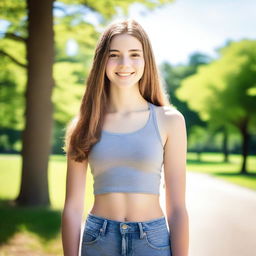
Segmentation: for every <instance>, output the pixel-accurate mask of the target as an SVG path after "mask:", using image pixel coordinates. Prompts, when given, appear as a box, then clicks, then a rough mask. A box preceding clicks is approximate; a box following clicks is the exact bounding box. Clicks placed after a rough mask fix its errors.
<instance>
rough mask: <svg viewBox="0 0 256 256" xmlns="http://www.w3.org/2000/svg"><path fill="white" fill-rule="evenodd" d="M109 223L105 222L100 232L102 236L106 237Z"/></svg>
mask: <svg viewBox="0 0 256 256" xmlns="http://www.w3.org/2000/svg"><path fill="white" fill-rule="evenodd" d="M107 224H108V221H107V220H104V223H103V226H102V228H101V229H100V232H101V233H102V235H105V231H106V227H107Z"/></svg>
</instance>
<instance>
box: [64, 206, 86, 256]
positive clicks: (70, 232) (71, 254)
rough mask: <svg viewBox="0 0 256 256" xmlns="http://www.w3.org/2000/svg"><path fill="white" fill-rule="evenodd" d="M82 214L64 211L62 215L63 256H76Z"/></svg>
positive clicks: (69, 210) (68, 210)
mask: <svg viewBox="0 0 256 256" xmlns="http://www.w3.org/2000/svg"><path fill="white" fill-rule="evenodd" d="M81 223H82V213H81V212H75V211H74V210H71V209H65V208H64V210H63V213H62V223H61V234H62V246H63V252H64V256H78V254H79V243H80V232H81Z"/></svg>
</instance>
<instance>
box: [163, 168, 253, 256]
mask: <svg viewBox="0 0 256 256" xmlns="http://www.w3.org/2000/svg"><path fill="white" fill-rule="evenodd" d="M186 190H187V198H186V201H187V209H188V213H189V221H190V224H189V228H190V242H189V243H190V245H189V247H190V250H189V256H256V192H255V191H252V190H250V189H246V188H243V187H240V186H237V185H233V184H230V183H228V182H225V181H222V180H220V179H217V178H215V177H212V176H210V175H206V174H199V173H192V172H188V173H187V188H186ZM161 205H162V207H164V200H163V197H161ZM163 209H165V208H163Z"/></svg>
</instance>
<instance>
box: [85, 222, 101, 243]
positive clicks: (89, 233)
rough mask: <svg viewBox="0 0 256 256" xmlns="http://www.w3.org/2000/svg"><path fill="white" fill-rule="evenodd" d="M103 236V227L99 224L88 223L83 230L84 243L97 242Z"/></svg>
mask: <svg viewBox="0 0 256 256" xmlns="http://www.w3.org/2000/svg"><path fill="white" fill-rule="evenodd" d="M100 237H101V227H100V226H99V225H97V224H95V225H93V224H90V225H89V224H88V223H86V225H85V228H84V232H83V238H82V243H83V244H86V245H90V244H94V243H96V242H97V241H98V240H99V239H100Z"/></svg>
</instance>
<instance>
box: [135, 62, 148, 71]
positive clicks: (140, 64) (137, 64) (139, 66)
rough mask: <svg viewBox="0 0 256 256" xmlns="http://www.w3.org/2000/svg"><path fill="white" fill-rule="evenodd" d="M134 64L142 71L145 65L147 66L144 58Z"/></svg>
mask: <svg viewBox="0 0 256 256" xmlns="http://www.w3.org/2000/svg"><path fill="white" fill-rule="evenodd" d="M134 66H135V67H136V68H137V69H140V70H141V71H143V70H144V66H145V62H144V60H137V61H136V62H135V63H134Z"/></svg>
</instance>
